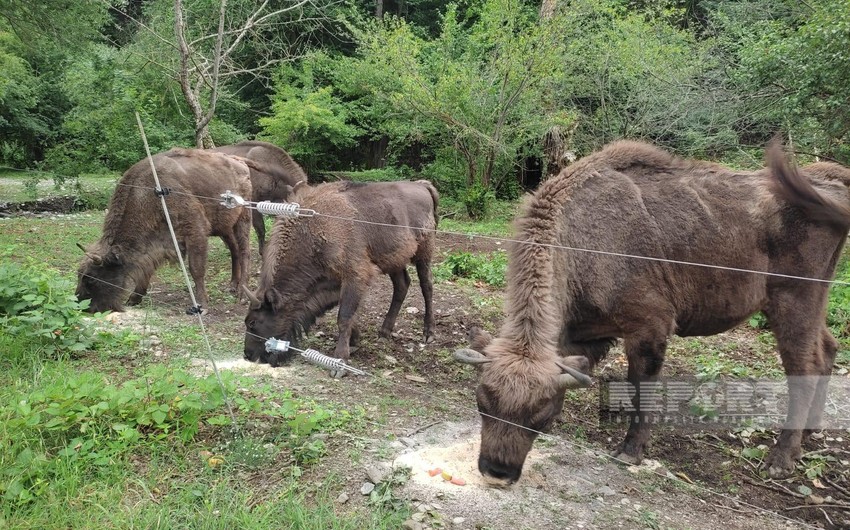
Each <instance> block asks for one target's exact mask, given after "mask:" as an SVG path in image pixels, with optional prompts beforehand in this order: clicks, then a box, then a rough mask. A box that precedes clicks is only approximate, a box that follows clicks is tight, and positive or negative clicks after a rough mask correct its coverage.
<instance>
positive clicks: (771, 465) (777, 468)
mask: <svg viewBox="0 0 850 530" xmlns="http://www.w3.org/2000/svg"><path fill="white" fill-rule="evenodd" d="M764 465H765V467H766V468H767V475H768V476H769V477H770V478H772V479H782V478H788V477H789V476H790V475H791V474H792V473H794V468H795V467H796V465H795V464H794V459H793V458H791V457H790V456H789V455H788V454H787V453H785V452H782V451H777V450H776V449H774V450H773V451H771V453H770V454H769V455H768V457H767V460H766V461H765V463H764Z"/></svg>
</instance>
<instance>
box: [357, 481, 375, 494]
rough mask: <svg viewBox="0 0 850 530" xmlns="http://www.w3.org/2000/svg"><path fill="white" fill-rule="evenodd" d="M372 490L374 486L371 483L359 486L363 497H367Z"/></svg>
mask: <svg viewBox="0 0 850 530" xmlns="http://www.w3.org/2000/svg"><path fill="white" fill-rule="evenodd" d="M374 489H375V485H374V484H372V483H371V482H364V483H363V485H362V486H360V493H362V494H363V495H369V494H370V493H372V490H374Z"/></svg>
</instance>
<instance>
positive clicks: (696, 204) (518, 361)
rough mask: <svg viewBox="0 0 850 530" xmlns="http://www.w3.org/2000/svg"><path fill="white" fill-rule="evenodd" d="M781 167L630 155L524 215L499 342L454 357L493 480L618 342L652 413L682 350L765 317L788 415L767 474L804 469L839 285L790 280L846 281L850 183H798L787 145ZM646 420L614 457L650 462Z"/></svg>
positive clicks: (566, 180)
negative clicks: (691, 340)
mask: <svg viewBox="0 0 850 530" xmlns="http://www.w3.org/2000/svg"><path fill="white" fill-rule="evenodd" d="M768 163H769V164H768V166H769V167H768V168H767V169H763V170H761V171H756V172H743V171H734V170H731V169H727V168H725V167H722V166H719V165H716V164H712V163H707V162H699V161H690V160H683V159H679V158H676V157H674V156H672V155H670V154H669V153H667V152H665V151H662V150H660V149H657V148H655V147H652V146H650V145H646V144H643V143H638V142H631V141H620V142H616V143H613V144H611V145H608V146H606V147H605V148H604V149H602V150H601V151H599V152H597V153H594V154H592V155H590V156H588V157H586V158H584V159H582V160H580V161H578V162H576V163H575V164H573V165H572V166H570V167H568V168H566V169H565V170H564V171H562V172H561V173H560V174H559V175H558V176H556V177H554V178H552V179H551V180H549V181H547V182H545V183H544V184H543V185H542V186H541V187H540V188H539V190H538V191H537V192H536V193H535V194H534V195H533V196H532V197H530V198H529V199H528V200H527V201H526V202H525V204H524V207H523V210H522V213H521V214H520V215H519V216H518V217H517V219H516V221H515V230H516V240H517V242H516V243H514V244H513V245H512V246H511V248H510V251H509V259H508V278H507V299H506V302H505V313H506V317H505V321H504V323H503V324H502V327H501V330H500V331H499V335H498V337H497V338H495V339H491V337H490V336H489V335H488V334H486V333H484V332H476V333H473V334H472V337H471V339H472V341H471V342H472V345H471V349H464V350H459V351H457V352H456V353H455V357H456V358H458V359H459V360H461V361H465V362H469V363H473V364H477V365H478V366H479V367H480V380H479V385H478V388H477V392H476V398H477V401H478V409H479V411H480V412H481V414H482V430H481V452H480V455H479V459H478V467H479V470H480V471H481V473H482V474H483V475H484V476H485V477H486V478H487V479H488V480H489V481H491V482H492V483H494V484H496V485H508V484H511V483H513V482H515V481H516V480H518V479H519V477H520V474H521V472H522V466H523V463H524V461H525V458H526V456H527V454H528V451H529V450H530V449H531V445H532V442H533V440H534V438H535V436H536V435H537V433H538V432H539V431H543V430H546V429H547V428H548V427H549V426H550V425H551V424H552V422H553V420H554V419H555V418H556V417H557V416H558V415H559V414H560V412H561V409H562V407H563V404H564V392H565V390H566V389H567V388H570V387H576V386H587V385H589V384H590V382H591V380H590V377H589V376H588V374H589V373H590V371H591V370H592V369H593V367H594V366H595V365H596V364H597V363H599V361H600V360H601V359H602V357H603V356H604V355H605V354H606V353H607V352H608V349H609V348H610V347H611V345H612V344H613V343H614V342H615V341H616V340H617V339H620V338H622V339H623V340H624V349H625V352H626V356H627V359H628V376H627V377H628V380H629V382H630V383H631V384H632V385H634V388H636V389H637V391H635V392H634V397H633V404H634V407H635V408H637V409H639V405H640V384H641V383H644V382H648V381H649V382H651V381H653V380H655V379H656V378H657V377H658V374H659V372H660V370H661V365H662V364H663V362H664V353H665V348H666V345H667V340H668V338H669V337H670V336H671V335H673V334H676V335H680V336H699V335H713V334H716V333H720V332H722V331H725V330H728V329H731V328H732V327H734V326H736V325H738V324H739V323H741V322H743V321H745V320H746V319H747V318H748V317H749V316H750V315H752V314H753V313H755V312H757V311H763V312H764V314H765V315H766V316H767V318H768V320H769V322H770V327H771V329H772V330H773V333H774V334H775V336H776V339H777V344H778V349H779V354H780V356H781V359H782V364H783V366H784V368H785V373H786V374H787V376H788V388H789V403H790V405H789V409H788V416H787V420H786V423H785V425H784V426H783V429H782V432H781V433H780V435H779V438H778V440H777V443H776V446H775V447H773V449H772V450H771V452H770V455H769V457H768V459H767V461H766V466H767V469H768V472H769V474H770V475H771V476H773V477H779V476H784V475H787V474H789V473H790V472H791V471H792V470H793V469H794V465H795V460H796V459H799V458H800V455H801V449H800V443H801V440H802V437H803V436H805V435H806V434H808V433H810V432H811V430H812V429H816V428H818V427H819V426H820V424H821V419H822V417H821V415H822V411H823V406H824V400H825V396H826V391H827V385H828V380H829V374H830V373H831V370H832V365H833V360H834V358H835V354H836V349H837V342H836V340H835V339H834V338H833V337H832V335H831V334H830V332H829V330H828V329H827V327H826V324H825V311H826V302H827V289H828V287H829V285H828V283H826V282H813V281H805V280H800V279H795V278H792V277H807V278H816V279H821V280H828V279H831V278H832V277H833V274H834V271H835V267H836V263H837V261H838V258H839V256H840V254H841V251H842V248H843V247H844V242H845V239H846V236H847V230H848V227H850V210H848V205H850V193H849V192H848V186H850V170H848V169H846V168H844V167H841V166H839V165H837V164H831V163H817V164H812V165H809V166H806V167H805V168H803V169H802V170H797V169H795V168H793V167H791V166H790V165H789V164H788V162H787V161H786V160H785V158H784V156H783V154H782V152H781V150H780V148H779V147H778V146H776V145H774V146H771V147H770V148H769V149H768ZM557 247H569V248H570V249H573V250H568V249H564V248H560V249H559V248H557ZM574 249H589V250H598V251H601V252H602V253H599V252H582V251H578V250H574ZM612 253H616V254H612ZM624 255H636V256H645V257H649V258H657V260H645V259H635V258H631V257H626V256H624ZM665 260H675V261H679V262H690V263H703V264H712V265H717V266H724V267H733V268H737V269H747V270H753V271H765V272H769V273H773V275H765V274H753V273H748V272H739V271H733V270H722V269H719V268H706V267H699V266H694V265H687V264H682V263H671V262H670V261H665ZM783 275H785V276H783ZM789 276H790V277H789ZM645 419H646V416H645V413H644V412H642V411H640V410H638V411H636V412H634V413H632V414H631V424H630V426H629V429H628V433H627V434H626V437H625V440H624V441H623V442H622V444H621V445H620V447H619V449H618V450H616V451H615V453H614V454H615V456H617V457H618V458H620V459H622V460H625V461H627V462H630V463H639V462H640V461H641V459H642V456H643V453H644V450H645V448H646V446H647V442H648V440H649V425H648V424H647V423H646V421H644V420H645Z"/></svg>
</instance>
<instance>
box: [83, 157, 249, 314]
mask: <svg viewBox="0 0 850 530" xmlns="http://www.w3.org/2000/svg"><path fill="white" fill-rule="evenodd" d="M153 161H154V164H155V166H156V171H157V175H158V177H159V180H160V183H161V185H162V187H163V188H168V189H169V190H170V193H169V195H167V196H166V197H165V201H166V203H167V205H168V211H169V213H170V215H171V222H172V224H173V225H174V231H175V233H176V235H177V241H178V243H179V245H180V249H181V252H183V253H184V255H186V256H187V258H188V261H189V272H190V273H191V274H192V278H193V279H194V281H195V287H196V291H197V299H198V303H199V304H201V305H202V306H204V307H205V306H206V305H207V304H208V302H209V297H208V296H207V290H206V287H205V286H204V274H205V272H206V267H207V239H208V238H209V237H210V236H219V237H221V239H222V240H223V241H224V243H225V244H226V245H227V248H228V249H229V250H230V259H231V264H232V274H231V288H233V289H238V288H239V286H240V285H244V284H245V282H246V281H247V278H248V267H249V264H250V259H251V254H250V247H249V245H250V231H251V214H250V210H248V209H245V208H235V209H228V208H225V207H223V206H221V205H220V204H219V200H220V198H219V195H220V194H221V193H224V192H225V191H226V190H231V191H233V192H234V193H238V194H240V195H242V196H244V197H248V196H250V194H251V182H250V180H249V178H248V167H247V166H246V165H245V164H244V163H243V162H240V161H239V160H237V159H235V158H232V157H230V156H227V155H224V154H221V153H214V152H212V151H201V150H196V149H171V150H170V151H166V152H164V153H159V154H156V155H154V156H153ZM154 188H155V183H154V179H153V172H152V171H151V167H150V161H149V160H148V159H147V158H146V159H144V160H141V161H140V162H137V163H136V164H134V165H133V167H131V168H130V169H128V170H127V171H126V172H125V173H124V175H123V176H122V177H121V179H120V180H119V181H118V185H117V186H116V187H115V192H114V193H113V194H112V198H111V199H110V201H109V211H108V213H107V214H106V219H105V220H104V222H103V235H102V236H101V238H100V241H98V242H97V243H95V244H94V245H93V246H91V247H90V248H89V249H84V250H85V252H86V257H85V258H84V259H83V262H82V263H81V264H80V267H79V270H78V272H77V275H78V277H79V281H78V283H77V298H79V299H80V300H85V299H91V305H90V306H89V310H90V311H106V310H112V311H122V310H123V304H124V301H125V300H127V299H128V294H131V296H130V297H129V303H131V304H134V303H138V302H139V301H140V300H141V297H142V296H144V295H145V294H146V292H147V289H148V284H149V283H150V279H151V277H152V276H153V273H154V271H155V270H156V269H157V268H158V267H159V266H160V265H162V264H163V263H164V262H165V261H168V260H176V259H177V256H176V254H175V251H174V243H173V242H172V239H171V234H170V232H169V230H168V225H167V223H166V219H165V215H164V213H163V209H162V204H161V200H160V198H159V197H158V196H157V195H156V193H154Z"/></svg>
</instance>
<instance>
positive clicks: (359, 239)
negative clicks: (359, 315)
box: [245, 180, 438, 366]
mask: <svg viewBox="0 0 850 530" xmlns="http://www.w3.org/2000/svg"><path fill="white" fill-rule="evenodd" d="M291 200H292V201H294V202H297V203H299V204H300V205H301V207H302V208H309V209H313V210H315V211H316V212H318V214H317V215H316V216H315V217H309V218H296V219H279V220H278V221H276V222H275V224H274V227H273V228H272V235H271V238H270V240H269V244H268V246H267V248H266V251H267V256H266V257H265V258H264V260H263V269H262V272H261V274H260V280H259V287H258V289H257V291H256V293H253V294H252V293H249V296H250V298H251V308H250V310H249V311H248V315H247V316H246V317H245V326H246V333H245V358H246V359H248V360H250V361H260V362H268V363H270V364H271V365H273V366H277V365H279V364H280V363H282V362H285V361H287V360H289V358H290V357H291V354H289V353H283V354H274V355H269V354H268V353H266V351H265V347H264V342H265V340H266V339H267V338H269V337H276V338H278V339H281V340H287V341H291V342H294V341H296V340H297V339H298V338H299V337H300V336H301V335H302V334H303V333H305V332H306V331H307V330H308V329H309V327H310V326H311V325H312V324H313V322H315V320H316V318H317V317H319V316H320V315H322V314H324V313H325V312H326V311H328V310H329V309H331V308H332V307H334V306H335V305H337V304H339V316H338V325H339V339H338V340H337V345H336V349H335V350H334V356H335V357H337V358H340V359H348V357H349V354H350V345H352V344H354V343H356V342H357V338H358V331H357V329H356V324H355V314H356V312H357V308H358V306H359V305H360V301H361V299H362V298H363V296H364V295H365V294H366V293H367V292H368V289H369V286H370V285H371V283H372V281H373V280H374V278H375V277H376V276H378V275H379V274H386V275H388V276H389V277H390V280H392V284H393V297H392V302H391V304H390V308H389V311H387V315H386V317H385V319H384V323H383V325H382V326H381V330H380V334H381V336H384V337H388V336H389V335H390V334H391V333H392V330H393V327H394V326H395V321H396V318H397V317H398V313H399V310H400V309H401V304H402V302H403V301H404V298H405V296H406V295H407V289H408V287H409V286H410V275H409V274H408V273H407V265H408V264H409V263H413V264H414V265H415V266H416V272H417V275H418V276H419V284H420V287H421V288H422V296H423V297H424V299H425V315H424V317H425V325H424V326H425V339H426V340H428V339H429V338H430V337H431V334H432V332H433V328H434V315H433V313H432V310H431V307H432V303H431V298H432V292H433V287H432V281H431V255H432V253H433V250H434V229H435V228H436V226H437V217H436V208H437V202H438V195H437V190H436V189H434V187H433V186H432V185H431V184H430V183H429V182H427V181H424V180H420V181H416V182H377V183H371V184H364V183H356V182H334V183H330V184H320V185H318V186H315V187H311V186H307V185H303V186H296V188H295V192H294V195H293V197H292V198H291Z"/></svg>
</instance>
